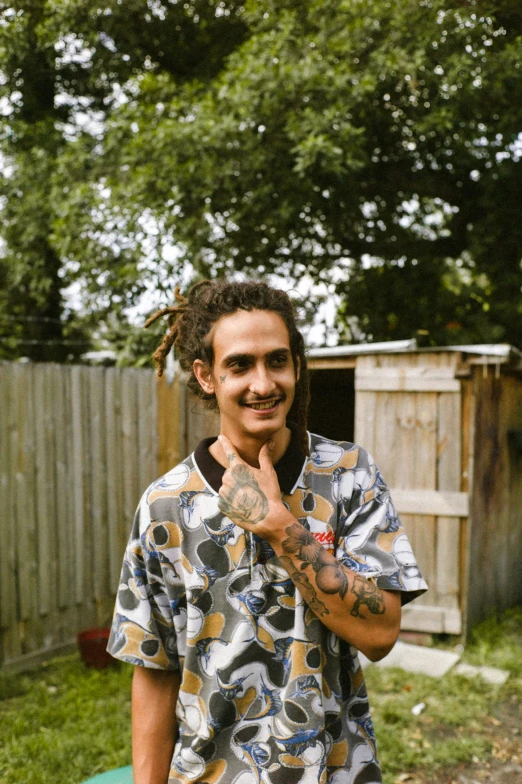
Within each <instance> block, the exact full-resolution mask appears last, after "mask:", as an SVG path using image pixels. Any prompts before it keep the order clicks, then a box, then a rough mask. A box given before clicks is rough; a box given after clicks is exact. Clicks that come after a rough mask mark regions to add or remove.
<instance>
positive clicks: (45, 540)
mask: <svg viewBox="0 0 522 784" xmlns="http://www.w3.org/2000/svg"><path fill="white" fill-rule="evenodd" d="M177 383H178V384H179V381H178V382H177ZM178 398H179V395H178V396H177V398H176V400H174V401H172V400H171V401H170V408H169V411H168V412H166V413H164V414H163V416H164V418H165V420H166V421H167V420H169V421H170V422H171V427H170V434H174V435H175V436H176V438H175V439H174V440H175V443H176V449H177V454H176V455H175V457H176V459H180V458H181V454H180V448H179V422H180V421H184V417H185V412H183V417H180V416H179V411H178V410H177V403H178ZM0 399H1V401H2V405H1V406H0V443H1V445H2V449H1V453H0V490H1V492H2V499H3V503H2V510H1V517H0V541H1V550H2V570H0V667H2V668H5V669H19V668H23V667H26V666H27V667H29V666H33V665H34V664H37V663H38V662H40V661H42V660H43V659H45V658H46V657H49V656H50V655H56V654H57V653H60V652H61V651H63V650H67V649H70V648H71V647H72V646H73V645H74V641H75V637H76V634H77V633H78V632H79V631H81V630H82V629H85V628H89V627H92V626H95V625H106V624H107V623H108V622H109V621H110V616H111V613H112V606H113V602H114V594H115V592H116V589H117V586H118V579H119V573H120V569H121V560H122V555H123V550H124V547H125V542H126V540H127V537H128V534H129V531H130V527H131V524H132V518H133V516H134V511H135V508H136V505H137V503H138V501H139V497H140V494H141V493H142V492H143V491H144V490H145V488H146V487H147V485H148V484H150V482H151V481H153V479H155V478H156V477H157V476H158V475H159V474H160V470H159V468H158V462H159V459H158V433H157V428H158V401H157V384H156V381H155V379H154V376H153V373H152V372H151V371H149V370H136V369H132V368H90V367H81V366H60V365H52V364H48V365H29V364H28V365H23V364H18V363H11V364H9V363H0ZM172 403H174V405H172ZM183 427H184V425H183ZM176 428H178V430H177V429H176Z"/></svg>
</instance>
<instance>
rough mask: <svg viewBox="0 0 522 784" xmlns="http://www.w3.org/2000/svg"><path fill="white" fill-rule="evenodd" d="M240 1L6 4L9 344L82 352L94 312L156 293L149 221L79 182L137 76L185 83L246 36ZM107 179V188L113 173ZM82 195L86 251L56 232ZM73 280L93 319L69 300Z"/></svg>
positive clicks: (0, 41) (4, 193) (48, 353)
mask: <svg viewBox="0 0 522 784" xmlns="http://www.w3.org/2000/svg"><path fill="white" fill-rule="evenodd" d="M218 7H219V9H220V11H221V13H217V9H218ZM237 9H238V4H237V3H236V2H234V0H231V1H230V2H220V3H217V4H214V3H213V2H207V0H191V2H187V3H184V4H181V3H171V2H168V1H167V0H166V1H165V2H163V3H162V2H160V0H158V1H157V2H155V3H148V2H147V0H130V2H125V3H121V2H119V0H108V2H100V3H92V2H91V0H49V1H46V0H14V1H13V2H11V3H8V4H4V5H3V6H2V8H1V9H0V68H1V72H2V79H1V80H0V100H2V99H3V100H4V103H3V111H4V114H5V117H4V124H3V129H2V131H1V133H0V156H1V160H2V163H3V176H2V178H1V180H0V199H1V205H2V219H3V221H2V222H3V228H2V239H3V241H4V245H3V247H2V248H1V249H0V281H1V282H2V283H3V284H4V285H3V293H2V296H1V298H0V338H3V340H2V341H1V343H0V356H2V357H4V358H12V357H15V356H20V354H22V355H26V356H29V357H31V358H33V359H47V360H59V361H60V360H64V359H72V358H75V357H77V356H78V355H79V354H81V353H82V352H83V351H85V350H86V349H87V348H88V347H89V344H90V339H89V337H88V335H90V334H92V331H91V330H90V329H89V323H90V322H92V321H96V320H97V321H103V320H104V319H105V318H106V315H107V313H108V312H110V311H116V312H117V313H119V314H120V316H122V312H123V310H124V308H125V306H127V305H129V304H132V303H134V302H135V301H136V300H137V299H138V298H139V296H140V295H141V294H142V293H143V292H144V290H145V281H146V279H147V278H146V275H147V269H146V268H144V264H143V262H144V259H145V258H146V256H147V254H148V253H149V248H148V247H144V243H143V239H144V235H143V231H142V230H140V229H139V228H137V227H136V228H135V230H134V231H132V230H131V227H130V225H129V223H128V222H127V224H126V226H125V231H126V232H127V236H126V237H124V233H123V231H118V229H119V228H120V224H121V221H119V220H118V219H116V220H114V216H113V219H112V221H111V220H109V219H107V220H106V215H105V213H104V212H103V211H102V212H101V213H99V212H97V211H96V210H95V209H93V208H92V207H91V208H90V207H89V206H87V205H85V203H84V201H82V185H80V186H79V187H78V188H76V187H72V186H75V185H76V182H77V180H79V181H81V182H84V181H85V180H88V179H89V170H90V167H91V156H92V154H93V152H94V150H95V149H96V145H97V144H98V143H99V137H100V136H102V135H103V129H104V123H105V121H106V120H107V118H108V117H109V116H110V114H111V112H112V111H113V110H114V108H115V107H116V106H118V105H119V104H121V103H124V102H125V101H126V100H127V90H131V92H133V91H134V84H133V85H131V84H130V80H131V79H132V80H136V79H139V77H138V76H137V75H139V74H144V73H152V72H154V73H157V74H162V73H166V74H168V75H169V78H170V79H171V80H172V82H173V83H183V82H184V80H186V79H189V78H190V79H193V78H198V79H199V80H201V81H202V82H205V81H206V80H208V79H209V78H211V76H213V75H215V73H216V71H218V70H219V69H220V67H221V65H222V62H223V58H224V57H225V55H226V54H227V53H228V51H229V50H230V48H231V47H232V46H234V45H235V44H236V43H237V41H238V40H241V38H242V36H243V33H244V26H243V24H242V22H241V20H240V18H239V12H238V10H237ZM173 40H175V41H176V46H175V47H172V41H173ZM202 50H204V51H205V57H200V54H199V53H200V52H201V51H202ZM71 146H72V147H74V149H75V155H74V166H73V165H72V164H71V166H70V168H69V164H70V163H71V161H70V156H69V152H68V150H69V148H70V147H71ZM83 187H85V186H83ZM97 187H100V188H102V190H103V183H102V182H100V181H98V182H97ZM84 207H85V209H86V210H87V213H86V214H82V221H81V226H80V224H78V226H77V230H78V231H81V230H82V228H83V226H84V224H85V225H86V227H87V228H86V231H85V234H84V235H83V236H82V240H83V245H82V253H81V254H78V255H75V253H74V249H73V247H72V246H71V247H69V243H68V242H67V241H65V242H63V241H62V242H60V243H58V242H57V241H56V237H57V235H59V233H60V227H61V224H62V222H63V221H64V220H66V219H67V217H69V218H70V219H72V218H73V215H74V213H75V210H77V209H78V210H79V211H80V213H81V211H82V209H83V208H84ZM122 212H123V213H125V209H124V206H123V207H122ZM169 269H170V267H169V264H168V263H167V262H166V261H164V264H163V270H162V273H160V272H158V274H156V275H149V284H150V278H151V277H156V278H157V279H158V285H159V286H161V285H162V280H163V276H164V274H165V273H166V272H168V271H169ZM71 284H73V285H75V286H76V289H77V293H76V296H77V297H80V298H81V300H82V304H83V307H84V310H85V311H86V314H87V318H86V319H84V318H82V317H79V316H78V315H77V314H76V313H75V312H74V309H72V308H71V307H69V306H68V301H67V297H66V296H65V292H66V291H67V288H68V287H69V286H71ZM93 314H96V318H94V319H93V318H92V316H93Z"/></svg>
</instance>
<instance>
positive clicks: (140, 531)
mask: <svg viewBox="0 0 522 784" xmlns="http://www.w3.org/2000/svg"><path fill="white" fill-rule="evenodd" d="M163 560H165V559H164V558H162V554H161V552H159V551H158V549H157V547H156V544H155V541H154V536H153V526H152V524H151V518H150V511H149V504H148V502H147V493H145V494H144V496H143V497H142V499H141V501H140V504H139V506H138V509H137V511H136V515H135V518H134V523H133V526H132V531H131V534H130V538H129V542H128V544H127V548H126V550H125V555H124V558H123V565H122V570H121V576H120V583H119V586H118V593H117V597H116V605H115V608H114V617H113V621H112V627H111V634H110V638H109V643H108V645H107V650H108V651H109V653H110V654H111V655H112V656H114V657H115V658H117V659H121V660H122V661H126V662H129V663H131V664H136V665H139V666H141V667H151V668H154V669H160V670H179V668H180V665H179V660H178V651H177V639H176V631H175V628H174V623H173V614H172V609H171V601H172V600H171V598H170V597H169V593H168V590H167V585H166V579H165V573H164V571H165V568H166V566H167V565H166V564H164V563H162V561H163Z"/></svg>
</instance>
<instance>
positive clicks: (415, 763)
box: [0, 608, 522, 784]
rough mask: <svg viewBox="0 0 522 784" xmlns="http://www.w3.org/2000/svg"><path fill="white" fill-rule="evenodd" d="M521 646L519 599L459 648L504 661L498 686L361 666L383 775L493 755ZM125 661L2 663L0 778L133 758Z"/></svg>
mask: <svg viewBox="0 0 522 784" xmlns="http://www.w3.org/2000/svg"><path fill="white" fill-rule="evenodd" d="M521 646H522V610H521V609H520V608H519V609H518V610H517V609H515V610H512V611H509V612H507V613H505V614H504V615H503V616H502V617H501V618H500V619H498V620H495V619H492V620H490V621H488V622H486V623H485V624H482V626H480V627H478V629H477V630H476V631H475V634H474V638H473V641H472V643H471V644H470V646H469V647H468V648H467V649H466V651H465V653H464V656H463V660H466V661H468V662H470V663H472V664H486V665H492V666H496V667H503V668H505V669H508V670H509V671H510V677H509V679H508V681H507V682H506V684H505V685H504V686H502V687H501V688H500V689H496V688H495V687H492V686H489V685H487V684H486V683H485V682H481V681H480V680H473V681H470V680H467V679H465V678H463V677H462V676H460V677H459V676H457V675H452V674H449V675H448V676H446V677H445V678H444V679H435V678H429V677H427V676H421V675H413V674H410V673H405V672H402V671H400V670H384V669H380V668H377V667H370V668H369V669H368V670H367V671H366V682H367V685H368V687H369V693H370V701H371V705H372V713H373V717H374V723H375V727H376V733H377V742H378V746H379V754H380V760H381V765H382V767H383V770H384V781H385V782H386V784H394V782H395V781H396V780H397V774H398V773H400V772H404V771H415V772H417V773H419V772H420V773H422V772H423V771H424V772H426V773H428V774H436V772H437V771H438V770H442V769H448V770H449V771H451V773H454V772H455V770H456V768H457V766H458V765H459V764H460V763H470V762H471V760H472V758H473V757H478V758H479V759H481V760H484V761H487V760H490V759H491V755H492V753H495V746H494V741H493V739H492V737H491V734H490V730H495V728H496V727H497V726H498V727H499V732H500V733H501V737H504V736H506V735H507V736H509V735H512V733H516V732H520V729H521V728H520V726H519V724H517V723H516V721H517V720H516V709H517V706H518V705H520V700H521V698H522V657H521V656H520V650H521ZM131 670H132V668H131V667H130V666H127V665H122V666H116V667H115V668H111V669H109V670H103V671H95V670H87V669H86V668H85V667H84V666H83V665H82V664H81V662H80V660H79V658H78V657H77V656H69V657H65V658H62V659H56V660H55V661H53V662H50V663H49V664H48V665H46V666H43V667H41V668H39V669H38V670H35V671H33V672H31V673H29V674H25V675H22V676H20V675H2V674H1V673H0V780H1V781H8V782H9V784H25V782H27V781H31V782H33V783H34V784H48V782H49V781H52V782H54V784H79V782H81V781H83V780H84V779H85V778H87V777H88V776H93V775H95V774H96V773H100V772H102V771H103V770H107V769H109V768H113V767H119V766H123V765H128V764H130V672H131ZM419 702H424V703H425V704H426V708H425V710H424V711H423V712H422V713H421V715H420V716H417V717H416V716H413V715H412V713H411V708H412V707H413V706H414V705H416V704H417V703H419ZM495 723H496V724H495ZM488 728H489V729H488ZM512 737H513V738H514V740H515V741H516V736H515V735H512ZM35 760H36V764H35ZM444 780H446V779H444ZM448 780H449V779H448Z"/></svg>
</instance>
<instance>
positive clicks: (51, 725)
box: [0, 655, 133, 784]
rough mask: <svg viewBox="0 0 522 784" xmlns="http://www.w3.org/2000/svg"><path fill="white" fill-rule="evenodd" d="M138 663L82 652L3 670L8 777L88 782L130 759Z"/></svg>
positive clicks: (20, 781)
mask: <svg viewBox="0 0 522 784" xmlns="http://www.w3.org/2000/svg"><path fill="white" fill-rule="evenodd" d="M132 669H133V668H132V667H131V666H130V665H117V666H116V667H112V668H109V669H107V670H88V669H87V668H86V667H84V665H83V664H82V662H81V661H80V659H79V657H78V656H76V655H74V656H67V657H63V658H61V659H55V660H54V661H52V662H49V663H48V664H47V665H44V666H42V667H40V668H39V669H38V670H34V671H32V672H31V673H27V674H24V675H8V676H6V675H4V676H0V782H1V784H27V783H28V782H31V784H49V782H52V783H53V784H80V782H82V781H84V780H85V779H87V778H89V777H90V776H94V775H95V774H96V773H101V772H103V771H104V770H109V769H110V768H118V767H121V766H123V765H129V764H130V680H131V674H132Z"/></svg>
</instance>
